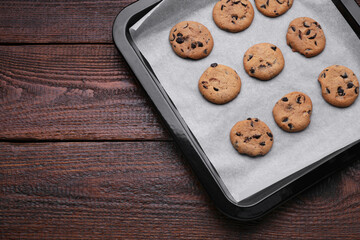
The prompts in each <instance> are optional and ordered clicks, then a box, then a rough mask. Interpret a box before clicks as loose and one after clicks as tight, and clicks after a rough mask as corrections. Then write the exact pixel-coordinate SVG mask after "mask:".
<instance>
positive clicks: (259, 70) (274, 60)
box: [244, 43, 285, 80]
mask: <svg viewBox="0 0 360 240" xmlns="http://www.w3.org/2000/svg"><path fill="white" fill-rule="evenodd" d="M284 64H285V60H284V57H283V55H282V52H281V50H280V48H278V47H276V46H275V45H273V44H270V43H259V44H256V45H254V46H252V47H251V48H249V49H248V50H247V51H246V53H245V55H244V68H245V71H246V72H247V74H249V75H250V76H251V77H255V78H258V79H260V80H270V79H272V78H274V77H275V76H277V75H278V74H279V73H280V72H281V71H282V70H283V68H284Z"/></svg>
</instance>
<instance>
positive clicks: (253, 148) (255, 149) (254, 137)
mask: <svg viewBox="0 0 360 240" xmlns="http://www.w3.org/2000/svg"><path fill="white" fill-rule="evenodd" d="M230 140H231V143H232V145H233V146H234V148H235V149H236V150H237V151H238V152H239V153H241V154H246V155H249V156H252V157H256V156H261V155H265V154H267V153H268V152H269V151H270V149H271V147H272V145H273V141H274V137H273V134H272V132H271V131H270V129H269V127H268V126H267V125H266V124H265V123H264V122H262V121H260V120H259V119H257V118H248V119H247V120H245V121H240V122H238V123H236V124H235V125H234V127H233V128H232V129H231V131H230Z"/></svg>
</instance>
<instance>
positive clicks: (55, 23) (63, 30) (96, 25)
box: [0, 0, 360, 43]
mask: <svg viewBox="0 0 360 240" xmlns="http://www.w3.org/2000/svg"><path fill="white" fill-rule="evenodd" d="M133 2H135V0H121V1H119V0H106V1H103V0H76V1H68V0H57V1H51V0H37V1H29V0H15V1H14V0H2V1H0V33H1V35H0V43H34V42H36V43H110V42H112V35H111V34H112V33H111V32H112V24H113V21H114V20H115V17H116V16H117V14H118V13H119V12H120V11H121V10H122V9H123V8H124V7H126V6H127V5H129V4H130V3H133ZM356 2H357V3H358V4H360V0H356Z"/></svg>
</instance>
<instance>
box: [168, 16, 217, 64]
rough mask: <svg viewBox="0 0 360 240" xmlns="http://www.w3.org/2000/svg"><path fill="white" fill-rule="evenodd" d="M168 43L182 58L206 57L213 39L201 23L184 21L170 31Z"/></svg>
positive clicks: (210, 49)
mask: <svg viewBox="0 0 360 240" xmlns="http://www.w3.org/2000/svg"><path fill="white" fill-rule="evenodd" d="M169 40H170V44H171V47H172V49H173V50H174V52H175V53H176V54H177V55H179V56H180V57H182V58H191V59H196V60H197V59H201V58H204V57H207V56H208V55H209V54H210V53H211V51H212V49H213V47H214V40H213V37H212V36H211V33H210V31H209V30H208V29H207V28H206V27H205V26H204V25H202V24H201V23H198V22H192V21H184V22H180V23H178V24H176V25H175V26H174V27H173V28H172V29H171V31H170V36H169Z"/></svg>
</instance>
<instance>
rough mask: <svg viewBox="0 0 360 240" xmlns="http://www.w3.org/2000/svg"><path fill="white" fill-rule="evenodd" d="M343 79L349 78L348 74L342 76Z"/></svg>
mask: <svg viewBox="0 0 360 240" xmlns="http://www.w3.org/2000/svg"><path fill="white" fill-rule="evenodd" d="M340 76H341V77H342V78H348V75H347V74H346V72H345V73H344V74H343V75H340Z"/></svg>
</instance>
